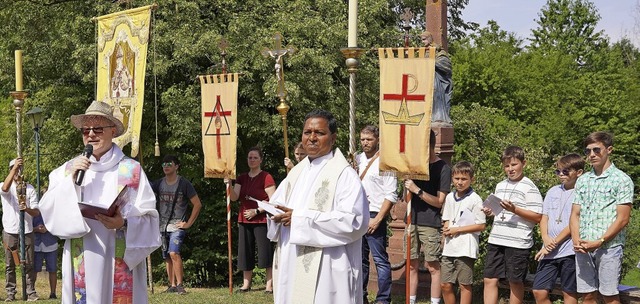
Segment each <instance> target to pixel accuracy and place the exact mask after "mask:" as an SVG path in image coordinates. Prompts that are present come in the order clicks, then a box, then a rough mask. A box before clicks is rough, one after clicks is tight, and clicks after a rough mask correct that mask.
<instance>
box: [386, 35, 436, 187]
mask: <svg viewBox="0 0 640 304" xmlns="http://www.w3.org/2000/svg"><path fill="white" fill-rule="evenodd" d="M378 57H379V59H380V171H381V172H392V173H394V174H395V175H396V176H398V177H402V178H411V179H419V180H428V179H429V131H430V130H431V108H432V104H433V81H434V77H435V48H429V49H427V48H406V49H404V48H393V49H391V48H386V49H385V48H381V49H378Z"/></svg>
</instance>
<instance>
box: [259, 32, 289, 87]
mask: <svg viewBox="0 0 640 304" xmlns="http://www.w3.org/2000/svg"><path fill="white" fill-rule="evenodd" d="M273 39H274V40H275V42H274V43H275V48H274V49H269V48H264V49H262V56H264V57H267V56H268V57H271V58H273V59H275V60H276V63H275V65H274V69H275V73H276V80H277V81H278V96H279V97H280V98H281V99H284V95H285V89H284V71H283V69H282V57H283V56H284V55H287V54H289V55H293V53H295V52H296V50H295V48H293V47H292V46H287V47H285V48H282V35H280V33H276V34H275V35H274V36H273Z"/></svg>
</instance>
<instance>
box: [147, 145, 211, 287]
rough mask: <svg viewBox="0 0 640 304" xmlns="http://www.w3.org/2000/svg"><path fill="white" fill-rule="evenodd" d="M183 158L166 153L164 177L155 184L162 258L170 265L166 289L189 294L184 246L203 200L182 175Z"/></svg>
mask: <svg viewBox="0 0 640 304" xmlns="http://www.w3.org/2000/svg"><path fill="white" fill-rule="evenodd" d="M179 168H180V160H178V157H176V156H174V155H166V156H165V157H164V159H163V160H162V171H163V172H164V175H165V176H164V177H163V178H161V179H159V180H156V181H155V182H153V184H152V185H151V188H153V192H155V193H156V198H157V208H158V213H159V214H160V233H161V234H162V258H163V259H164V261H165V264H166V266H167V275H168V276H169V287H168V288H167V290H166V292H168V293H173V292H175V293H177V294H180V295H182V294H186V293H187V292H186V291H185V289H184V287H183V286H182V280H183V278H184V266H183V264H182V256H181V255H180V246H181V245H182V243H183V242H184V238H185V236H186V234H187V232H186V230H187V229H189V228H190V227H191V225H193V223H195V221H196V219H197V218H198V214H199V213H200V209H201V208H202V203H201V202H200V198H199V197H198V193H197V192H196V190H195V189H194V188H193V185H192V184H191V183H190V182H189V181H188V180H186V179H185V178H182V177H180V176H179V175H178V169H179ZM189 202H191V205H193V209H192V210H191V216H189V219H188V220H187V217H186V216H187V209H188V208H187V207H188V205H189V204H188V203H189Z"/></svg>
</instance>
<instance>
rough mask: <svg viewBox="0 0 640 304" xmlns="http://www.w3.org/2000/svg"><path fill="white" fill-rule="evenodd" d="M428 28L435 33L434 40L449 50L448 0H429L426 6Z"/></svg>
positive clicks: (432, 33)
mask: <svg viewBox="0 0 640 304" xmlns="http://www.w3.org/2000/svg"><path fill="white" fill-rule="evenodd" d="M425 23H426V25H427V30H428V31H430V32H431V35H433V42H434V43H435V44H437V45H440V46H442V48H443V49H444V50H445V51H449V48H448V47H447V46H448V43H447V1H446V0H427V5H426V8H425Z"/></svg>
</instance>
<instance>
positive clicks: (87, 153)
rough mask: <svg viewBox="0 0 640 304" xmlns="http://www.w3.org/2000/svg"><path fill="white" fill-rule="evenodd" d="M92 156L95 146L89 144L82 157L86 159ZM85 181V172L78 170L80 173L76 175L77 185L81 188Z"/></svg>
mask: <svg viewBox="0 0 640 304" xmlns="http://www.w3.org/2000/svg"><path fill="white" fill-rule="evenodd" d="M91 154H93V145H91V144H88V145H86V146H85V147H84V151H83V152H82V155H83V156H85V157H87V158H88V157H90V156H91ZM83 179H84V170H78V173H77V174H76V185H78V186H80V185H82V180H83Z"/></svg>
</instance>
